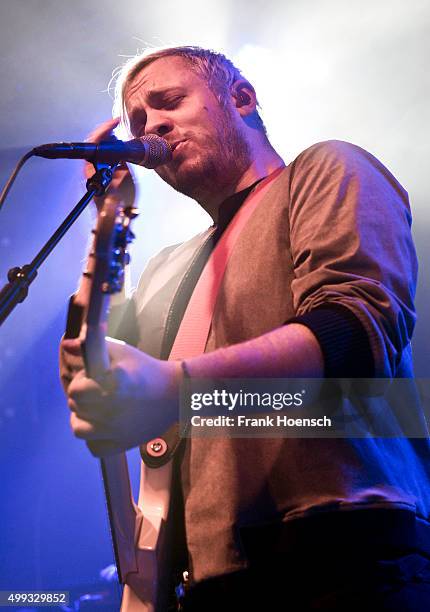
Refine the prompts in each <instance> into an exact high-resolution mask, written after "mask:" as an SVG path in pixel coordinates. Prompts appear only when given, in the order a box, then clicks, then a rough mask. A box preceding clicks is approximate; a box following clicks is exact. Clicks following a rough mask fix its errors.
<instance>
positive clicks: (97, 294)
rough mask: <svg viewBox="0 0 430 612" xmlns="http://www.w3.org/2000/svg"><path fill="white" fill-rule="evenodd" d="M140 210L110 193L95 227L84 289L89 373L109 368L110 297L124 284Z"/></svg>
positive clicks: (84, 344)
mask: <svg viewBox="0 0 430 612" xmlns="http://www.w3.org/2000/svg"><path fill="white" fill-rule="evenodd" d="M137 214H138V213H137V209H136V208H133V207H130V206H129V207H123V206H122V203H121V202H120V201H118V199H116V198H112V197H109V195H108V196H106V198H105V202H104V205H103V208H102V210H101V211H100V212H99V215H98V220H97V227H96V229H95V230H93V233H94V244H93V249H92V250H91V252H90V255H89V257H88V265H87V270H86V271H85V272H84V278H83V279H82V284H81V289H80V293H81V291H82V292H83V294H84V295H86V299H85V303H86V308H85V311H86V314H85V320H84V325H83V327H82V331H81V339H82V349H83V353H84V359H85V367H86V370H87V374H88V375H90V376H91V377H92V378H96V377H97V376H99V375H103V373H105V372H106V370H107V369H108V368H109V357H108V355H107V350H106V343H105V337H106V335H107V321H108V315H109V301H110V300H109V298H110V296H111V295H112V294H114V293H118V292H120V291H121V290H122V287H123V285H124V277H125V268H126V266H127V265H128V263H129V262H130V255H129V252H128V246H129V244H130V243H131V242H132V241H133V239H134V234H133V232H132V231H131V222H132V220H133V219H135V218H136V216H137Z"/></svg>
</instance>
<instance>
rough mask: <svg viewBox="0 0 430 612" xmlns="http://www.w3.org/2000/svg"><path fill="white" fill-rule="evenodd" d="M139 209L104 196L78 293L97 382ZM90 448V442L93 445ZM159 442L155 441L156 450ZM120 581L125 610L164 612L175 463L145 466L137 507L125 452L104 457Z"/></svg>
mask: <svg viewBox="0 0 430 612" xmlns="http://www.w3.org/2000/svg"><path fill="white" fill-rule="evenodd" d="M136 212H137V211H136V210H135V209H132V208H122V207H121V205H120V203H119V202H117V201H115V200H114V199H113V198H109V196H108V197H106V198H105V203H104V205H103V209H102V210H101V212H100V213H99V215H98V222H97V227H96V229H95V230H94V232H93V233H94V235H95V236H94V244H93V249H92V251H91V253H90V255H89V258H88V264H87V270H86V271H85V272H84V275H83V278H82V283H81V287H80V290H79V301H80V302H81V303H82V304H83V305H84V316H83V323H82V326H81V332H80V336H79V337H80V338H81V343H82V352H83V355H84V362H85V370H86V373H87V376H89V377H91V378H95V379H98V378H100V377H102V376H103V375H104V374H105V373H106V371H107V370H108V369H109V356H108V352H107V347H106V342H105V336H106V333H107V318H108V312H109V301H110V295H111V294H113V293H115V292H118V291H120V290H121V288H122V284H123V279H124V269H125V266H126V264H127V263H128V262H129V255H128V252H127V245H128V244H129V243H130V242H131V240H132V239H133V234H132V232H131V228H130V225H131V221H132V219H133V218H134V217H135V216H136ZM91 444H92V443H91ZM150 444H151V443H150ZM159 444H160V443H159V442H158V441H157V440H155V441H152V447H153V448H154V449H155V450H158V449H157V445H159ZM100 463H101V470H102V476H103V484H104V490H105V494H106V502H107V508H108V514H109V521H110V529H111V534H112V540H113V547H114V552H115V560H116V566H117V570H118V578H119V581H120V582H121V583H122V585H123V586H124V588H123V595H122V603H121V612H162V611H163V610H165V609H166V603H165V602H166V598H167V593H166V591H167V588H166V584H167V569H166V558H167V544H166V539H167V537H166V531H167V529H166V522H167V519H168V512H169V498H170V485H171V471H172V470H171V462H169V463H168V464H166V465H164V466H162V467H158V468H148V467H146V466H145V464H143V463H142V473H141V483H140V494H139V499H138V502H137V503H135V501H134V499H133V496H132V491H131V486H130V478H129V472H128V464H127V458H126V455H125V453H120V454H116V455H113V456H110V457H106V458H102V459H100Z"/></svg>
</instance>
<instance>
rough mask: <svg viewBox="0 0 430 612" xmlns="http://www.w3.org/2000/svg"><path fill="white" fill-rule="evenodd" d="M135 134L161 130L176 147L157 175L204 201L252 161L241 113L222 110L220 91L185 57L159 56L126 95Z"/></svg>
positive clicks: (230, 184) (229, 183)
mask: <svg viewBox="0 0 430 612" xmlns="http://www.w3.org/2000/svg"><path fill="white" fill-rule="evenodd" d="M125 102H126V110H127V114H128V117H129V120H130V126H131V132H132V134H133V136H134V137H141V136H144V135H146V134H157V135H158V136H162V137H163V138H165V139H166V140H167V142H168V143H169V144H170V145H171V146H172V148H173V157H172V161H170V162H169V163H168V164H165V165H163V166H160V167H159V168H158V169H157V173H158V174H159V175H160V176H161V178H162V179H164V180H165V181H166V182H167V183H169V185H171V186H172V187H174V188H175V189H176V190H178V191H180V192H181V193H184V194H186V195H188V196H190V197H192V198H194V199H196V200H198V201H201V200H203V201H204V200H205V198H207V197H208V196H209V197H211V196H213V194H217V193H222V192H223V191H226V190H227V191H228V190H229V187H233V188H234V186H235V185H236V183H237V182H238V180H239V178H240V177H241V176H242V174H243V172H244V171H245V170H246V169H247V168H248V167H249V165H250V163H251V155H250V148H249V145H248V142H247V140H246V137H245V134H244V128H243V124H242V120H241V117H240V115H239V114H238V113H237V112H236V111H235V108H234V106H233V104H232V103H229V104H228V105H227V107H226V108H222V107H221V106H220V103H219V102H218V100H217V98H216V97H215V94H214V93H213V92H212V90H210V89H209V87H208V85H207V83H206V81H204V80H203V79H202V78H201V77H200V76H199V75H198V74H196V73H195V72H194V71H193V70H192V69H191V66H190V64H189V63H188V62H187V61H186V60H184V59H182V58H180V57H175V56H172V57H164V58H160V59H157V60H155V61H154V62H152V63H151V64H149V65H148V66H146V67H145V68H143V70H142V71H141V72H140V73H139V74H138V75H137V76H136V77H135V78H134V80H133V81H132V82H131V83H130V85H129V86H128V89H127V91H126V94H125Z"/></svg>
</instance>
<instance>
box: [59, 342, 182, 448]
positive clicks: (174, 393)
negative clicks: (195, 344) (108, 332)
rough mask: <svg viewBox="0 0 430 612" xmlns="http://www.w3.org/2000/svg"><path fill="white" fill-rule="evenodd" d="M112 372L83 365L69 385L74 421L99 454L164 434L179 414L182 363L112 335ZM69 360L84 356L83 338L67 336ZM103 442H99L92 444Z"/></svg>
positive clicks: (76, 429)
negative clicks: (95, 375)
mask: <svg viewBox="0 0 430 612" xmlns="http://www.w3.org/2000/svg"><path fill="white" fill-rule="evenodd" d="M106 343H107V348H108V352H109V358H110V370H109V371H108V372H107V373H106V375H105V376H104V377H103V378H102V379H101V380H93V379H92V378H87V376H86V375H85V371H84V370H83V369H82V370H80V371H78V372H77V374H76V375H75V376H74V377H73V379H72V380H71V382H70V383H69V384H68V386H67V389H66V390H67V396H68V406H69V408H70V410H71V416H70V423H71V427H72V429H73V432H74V433H75V435H76V436H77V437H78V438H84V439H85V440H87V442H89V443H90V444H89V447H90V450H91V451H92V452H93V453H94V454H97V455H98V456H104V455H111V454H115V453H118V452H121V451H124V450H126V449H129V448H132V447H134V446H139V445H140V444H143V443H144V442H146V441H147V440H150V439H152V438H156V437H159V436H160V435H162V434H163V433H164V432H165V431H166V430H167V429H168V427H170V425H172V424H173V423H174V422H177V421H178V418H179V385H180V381H181V378H182V368H181V365H180V363H179V362H175V361H161V360H158V359H154V358H153V357H150V356H149V355H146V354H145V353H142V352H141V351H139V350H138V349H136V348H134V347H132V346H129V345H128V344H125V343H123V342H119V341H116V340H113V339H110V338H107V339H106ZM61 350H62V351H63V353H64V358H65V359H66V360H69V361H71V360H73V359H74V360H75V361H76V360H78V359H79V358H80V357H81V344H80V340H79V339H71V340H63V341H62V344H61ZM92 441H97V444H93V445H92V444H91V442H92Z"/></svg>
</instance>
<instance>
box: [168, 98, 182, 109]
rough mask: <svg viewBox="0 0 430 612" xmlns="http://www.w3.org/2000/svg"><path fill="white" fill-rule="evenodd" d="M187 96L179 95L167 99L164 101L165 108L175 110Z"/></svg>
mask: <svg viewBox="0 0 430 612" xmlns="http://www.w3.org/2000/svg"><path fill="white" fill-rule="evenodd" d="M184 98H185V96H178V97H176V98H172V99H170V100H166V101H165V102H163V108H165V109H167V110H173V109H174V108H176V107H177V106H179V104H180V102H182V100H183V99H184Z"/></svg>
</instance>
